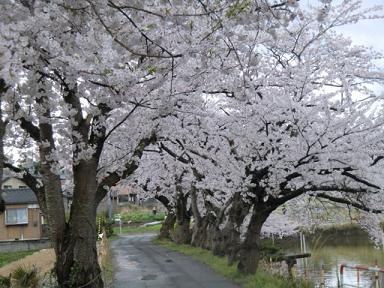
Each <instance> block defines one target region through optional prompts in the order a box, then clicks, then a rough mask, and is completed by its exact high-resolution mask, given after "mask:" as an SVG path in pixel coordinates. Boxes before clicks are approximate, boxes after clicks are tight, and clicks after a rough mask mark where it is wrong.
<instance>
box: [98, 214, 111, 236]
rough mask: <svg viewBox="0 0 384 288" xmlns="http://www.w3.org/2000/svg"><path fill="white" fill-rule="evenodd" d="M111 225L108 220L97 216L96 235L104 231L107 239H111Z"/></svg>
mask: <svg viewBox="0 0 384 288" xmlns="http://www.w3.org/2000/svg"><path fill="white" fill-rule="evenodd" d="M113 224H114V221H113V220H110V219H108V218H107V217H105V216H98V217H97V222H96V229H97V233H99V232H100V233H102V232H103V231H105V232H106V233H107V237H111V236H112V235H113Z"/></svg>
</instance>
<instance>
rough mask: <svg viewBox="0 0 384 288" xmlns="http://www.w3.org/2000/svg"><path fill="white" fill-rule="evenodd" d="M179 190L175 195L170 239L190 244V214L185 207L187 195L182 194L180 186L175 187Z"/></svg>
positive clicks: (178, 242)
mask: <svg viewBox="0 0 384 288" xmlns="http://www.w3.org/2000/svg"><path fill="white" fill-rule="evenodd" d="M177 189H178V190H179V191H178V192H177V196H176V198H177V199H176V207H175V209H176V226H175V229H174V231H173V235H172V240H173V241H174V242H175V243H177V244H190V242H191V230H190V222H191V216H190V215H189V211H188V209H187V200H188V195H184V194H183V193H182V191H181V187H178V188H177Z"/></svg>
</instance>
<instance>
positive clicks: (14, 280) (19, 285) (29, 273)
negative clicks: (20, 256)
mask: <svg viewBox="0 0 384 288" xmlns="http://www.w3.org/2000/svg"><path fill="white" fill-rule="evenodd" d="M39 281H40V277H39V273H38V270H37V268H36V267H35V266H32V267H31V268H25V267H21V266H19V267H18V268H16V270H14V271H13V272H12V274H11V284H12V287H13V288H36V287H39V286H38V285H39Z"/></svg>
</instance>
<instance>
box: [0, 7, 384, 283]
mask: <svg viewBox="0 0 384 288" xmlns="http://www.w3.org/2000/svg"><path fill="white" fill-rule="evenodd" d="M359 3H360V2H359V1H342V3H341V4H339V5H334V4H333V3H332V1H328V0H324V1H319V3H318V4H317V5H316V6H315V7H301V6H300V5H299V1H267V0H255V1H249V0H244V1H230V0H226V1H200V0H197V1H195V0H189V1H161V0H151V1H145V2H143V1H129V2H126V1H117V0H116V1H102V0H100V1H88V0H84V1H59V0H51V1H39V0H34V1H3V2H2V4H1V10H2V14H3V15H5V16H4V17H2V18H1V20H0V28H1V29H0V31H1V32H0V43H1V44H0V47H1V48H0V49H1V50H0V57H1V58H0V71H1V74H0V78H1V81H0V95H1V100H2V105H1V112H2V118H1V123H0V124H1V125H0V127H1V128H2V130H1V131H2V134H1V135H3V134H4V133H5V136H4V137H3V138H2V141H3V140H4V146H5V147H7V148H8V149H9V150H7V151H11V150H10V149H11V148H13V149H15V150H13V151H20V150H25V149H32V150H35V151H36V153H37V154H38V155H39V163H40V165H39V177H35V176H34V175H32V174H31V173H29V172H28V171H24V170H23V169H20V168H19V167H17V165H15V161H14V160H15V159H13V158H14V157H15V156H16V155H11V154H9V155H6V156H7V157H6V159H5V161H4V162H3V161H2V164H1V165H4V166H5V167H8V168H9V169H12V170H13V171H14V172H16V173H19V174H18V176H19V177H21V178H23V179H24V181H25V182H26V183H27V184H28V185H29V186H30V187H31V188H32V189H33V190H34V192H35V193H36V195H37V197H38V199H39V203H40V207H41V209H42V211H43V213H44V214H45V215H46V217H47V219H48V222H49V227H50V237H51V239H52V241H53V243H54V248H55V252H56V268H55V272H56V275H57V279H58V283H59V285H60V287H102V286H103V282H102V279H101V276H100V275H101V274H100V268H99V266H98V264H97V256H96V235H95V231H96V229H95V220H96V208H97V206H98V203H99V202H100V201H101V200H102V199H103V198H104V197H105V195H106V193H107V192H108V190H109V189H110V188H111V187H112V186H114V185H116V184H117V183H119V182H121V181H131V182H132V181H135V182H137V183H139V184H140V186H141V187H143V191H145V192H144V193H146V195H147V196H148V197H150V196H154V197H156V198H158V199H159V200H160V201H161V202H162V203H164V204H165V205H166V207H167V208H168V209H169V211H170V215H174V216H172V217H168V218H167V222H166V223H165V225H164V227H163V229H162V233H164V235H165V236H166V235H167V233H168V232H169V230H170V227H172V226H173V224H172V221H173V220H174V221H176V223H177V226H176V227H177V228H176V230H175V231H174V233H173V235H174V239H175V240H176V241H177V242H180V243H192V244H193V245H196V246H200V247H204V248H210V249H212V250H213V251H214V252H215V253H216V254H219V255H224V254H229V256H230V259H231V261H239V264H238V267H239V270H240V271H241V272H243V273H254V272H255V271H256V269H257V264H258V260H259V239H260V232H261V229H262V227H263V224H264V223H265V221H266V220H267V218H268V217H269V215H270V214H271V213H272V212H273V211H274V210H276V209H277V208H278V207H280V206H281V205H283V204H285V203H286V202H288V201H290V200H292V199H296V200H297V203H298V204H299V203H300V201H301V199H304V198H305V197H308V196H309V197H315V198H316V199H325V200H327V201H333V202H338V203H342V204H346V205H351V206H353V207H356V208H358V209H361V210H363V211H366V212H367V213H372V212H373V213H380V212H381V206H380V203H381V202H380V201H381V199H382V193H381V187H382V183H381V182H382V180H381V179H382V177H381V176H382V175H381V173H380V172H381V171H382V167H381V166H382V163H381V160H382V159H383V158H384V156H383V137H382V135H383V134H382V132H383V130H382V129H383V124H384V118H383V115H382V113H381V111H382V98H381V97H380V96H378V95H375V94H374V92H373V91H372V84H374V83H381V81H382V80H383V75H382V73H381V72H380V70H379V69H377V68H376V66H375V64H374V63H375V61H376V60H378V59H381V55H379V54H378V53H376V52H374V51H371V50H370V49H368V48H366V47H361V46H353V45H352V43H351V41H350V40H348V39H345V38H344V37H342V36H341V35H339V34H337V33H336V32H335V29H336V28H337V27H338V26H342V25H346V24H349V23H355V22H356V21H358V20H359V19H365V18H377V17H379V16H375V15H374V12H376V11H377V7H374V8H372V9H368V10H365V11H364V10H362V9H360V7H359ZM5 127H7V129H5ZM3 132H4V133H3ZM0 152H1V149H0ZM3 158H4V157H1V159H3ZM0 168H1V166H0ZM0 170H1V169H0ZM63 170H65V171H67V170H69V171H71V173H70V176H71V181H69V182H70V183H68V185H67V186H66V187H63V184H62V183H61V181H60V172H61V171H63ZM63 190H67V191H72V193H73V205H72V208H71V213H70V217H69V219H66V217H65V214H64V207H63V199H62V191H63ZM190 211H192V214H193V216H194V219H195V223H194V226H193V231H190V228H189V227H190V226H189V225H190V216H191V212H190ZM375 231H377V230H375Z"/></svg>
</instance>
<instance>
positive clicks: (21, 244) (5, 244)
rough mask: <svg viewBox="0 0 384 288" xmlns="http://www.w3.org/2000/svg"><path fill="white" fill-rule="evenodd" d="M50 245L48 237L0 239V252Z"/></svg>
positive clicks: (36, 248)
mask: <svg viewBox="0 0 384 288" xmlns="http://www.w3.org/2000/svg"><path fill="white" fill-rule="evenodd" d="M51 247H52V246H51V242H50V241H49V239H33V240H12V241H0V252H14V251H28V250H40V249H45V248H51Z"/></svg>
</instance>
